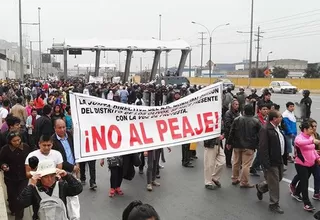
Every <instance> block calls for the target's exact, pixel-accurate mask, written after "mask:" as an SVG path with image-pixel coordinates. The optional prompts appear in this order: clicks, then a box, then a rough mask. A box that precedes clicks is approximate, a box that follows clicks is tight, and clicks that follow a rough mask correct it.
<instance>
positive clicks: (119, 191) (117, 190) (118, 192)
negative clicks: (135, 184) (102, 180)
mask: <svg viewBox="0 0 320 220" xmlns="http://www.w3.org/2000/svg"><path fill="white" fill-rule="evenodd" d="M116 193H117V194H118V195H119V196H123V194H124V193H123V192H122V190H121V189H120V187H118V188H116Z"/></svg>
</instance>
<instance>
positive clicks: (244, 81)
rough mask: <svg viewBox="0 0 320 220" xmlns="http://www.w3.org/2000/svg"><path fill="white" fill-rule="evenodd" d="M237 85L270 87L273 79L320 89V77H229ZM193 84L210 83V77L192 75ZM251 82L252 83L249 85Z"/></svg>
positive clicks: (212, 80)
mask: <svg viewBox="0 0 320 220" xmlns="http://www.w3.org/2000/svg"><path fill="white" fill-rule="evenodd" d="M228 79H229V80H231V81H232V82H233V83H234V84H235V85H236V86H243V87H248V86H249V87H254V88H265V87H268V86H269V84H270V82H272V81H287V82H289V83H291V84H292V85H294V86H296V87H297V88H298V89H309V90H320V86H319V85H320V79H289V78H279V79H278V78H251V80H249V78H231V77H230V78H228ZM189 80H190V83H191V84H195V85H208V84H209V83H210V78H208V77H190V78H189ZM215 81H216V78H212V79H211V82H212V83H213V82H215ZM249 82H250V85H249Z"/></svg>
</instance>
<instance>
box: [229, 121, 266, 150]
mask: <svg viewBox="0 0 320 220" xmlns="http://www.w3.org/2000/svg"><path fill="white" fill-rule="evenodd" d="M260 128H261V124H260V122H259V120H258V119H256V118H254V117H253V116H239V117H237V118H236V119H235V120H234V121H233V123H232V126H231V130H230V133H229V138H228V139H227V144H230V145H231V146H232V147H233V148H240V149H252V150H255V149H257V147H258V145H259V131H260Z"/></svg>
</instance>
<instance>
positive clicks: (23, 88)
mask: <svg viewBox="0 0 320 220" xmlns="http://www.w3.org/2000/svg"><path fill="white" fill-rule="evenodd" d="M201 88H202V87H200V86H190V85H182V86H180V87H179V86H177V85H153V84H134V85H131V84H125V85H120V84H113V83H102V84H99V83H96V84H85V83H83V82H70V81H67V82H64V81H58V82H50V83H49V82H42V83H41V82H39V81H36V82H28V83H27V84H23V85H21V84H8V83H3V84H2V85H0V104H1V107H0V117H1V119H0V128H1V134H0V147H1V151H0V167H1V170H2V171H3V174H4V183H5V185H6V187H7V196H8V204H9V211H10V213H11V214H12V215H14V216H15V218H16V219H23V210H24V208H25V207H29V206H30V207H32V210H33V219H40V220H42V219H46V218H45V217H44V216H46V215H53V216H61V217H59V219H79V218H80V212H79V210H80V203H79V198H78V196H77V195H79V194H80V193H81V192H82V190H83V187H84V186H85V185H86V184H87V179H89V188H90V189H91V190H97V187H98V186H97V184H96V161H87V162H84V163H79V164H78V163H76V161H75V157H74V145H73V136H72V133H73V127H72V126H73V125H72V116H71V110H70V106H69V93H70V92H80V93H84V94H88V95H92V96H96V97H100V98H104V99H108V100H112V101H116V102H122V103H126V104H132V105H146V106H160V105H165V104H169V103H171V102H174V101H175V100H177V99H180V98H182V97H185V96H187V95H189V94H191V93H193V92H195V91H197V90H198V89H201ZM309 96H310V92H309V91H308V90H305V91H304V92H303V97H302V99H301V101H300V102H299V103H293V102H288V103H286V106H285V108H286V109H283V110H282V109H280V105H278V104H275V103H273V102H272V101H271V93H270V92H269V91H268V90H265V91H263V93H262V95H261V96H259V95H257V90H256V89H252V90H251V94H250V95H247V94H246V93H245V91H244V89H243V88H240V89H239V92H238V93H237V94H232V91H231V89H229V88H227V89H226V90H224V91H223V94H222V119H223V120H222V130H221V135H220V136H219V137H217V138H213V139H209V140H205V141H204V185H205V188H206V189H208V190H214V189H218V188H220V187H222V186H223V184H222V183H221V182H220V177H221V175H222V173H223V169H224V168H225V167H227V168H231V169H232V178H231V182H232V185H234V186H238V185H239V186H240V187H241V188H244V189H251V188H255V189H256V191H257V197H258V199H259V200H262V199H263V195H264V193H266V192H269V197H270V205H269V209H270V210H271V211H272V212H276V213H283V212H284V211H283V210H282V209H281V208H280V205H279V201H280V188H279V182H280V181H281V179H282V177H283V172H285V170H286V166H287V165H288V163H294V164H295V168H296V170H297V175H296V176H295V178H294V179H293V180H292V183H291V184H290V192H291V195H292V197H293V198H294V199H296V200H297V201H299V202H303V208H304V209H305V210H306V211H313V210H314V207H313V205H312V203H311V202H310V199H309V197H308V181H309V177H310V175H311V174H312V175H313V176H314V181H315V183H314V186H315V187H314V188H315V192H314V194H313V196H312V199H313V200H320V193H319V190H320V166H319V162H320V159H319V158H320V157H319V156H318V155H319V154H318V153H320V143H319V139H320V137H319V135H318V133H317V122H316V121H315V120H313V119H312V118H311V104H312V100H311V98H310V97H309ZM296 107H299V108H300V109H302V111H301V112H302V114H301V116H300V117H299V118H301V120H302V123H301V124H300V126H298V125H297V117H296V115H295V114H294V110H295V108H296ZM281 112H282V113H281ZM298 127H299V130H300V131H299V132H298V131H297V128H298ZM192 145H193V144H184V145H182V161H181V162H182V166H183V167H186V168H192V167H193V166H194V165H193V164H192V161H193V160H196V159H197V158H198V157H197V151H196V150H195V148H194V147H192ZM168 151H169V152H170V151H171V149H170V148H168ZM165 161H166V159H165V151H164V149H158V150H152V151H148V152H141V153H138V154H131V155H125V156H119V157H111V158H106V159H105V160H101V161H100V165H101V166H104V165H107V167H108V169H109V170H110V174H111V175H110V190H109V196H110V197H111V198H113V197H115V196H123V195H124V192H123V191H122V189H121V184H122V180H123V179H126V180H129V181H130V180H132V179H133V178H134V176H135V169H136V168H135V167H138V170H139V174H140V175H143V174H144V171H145V174H146V176H147V180H146V189H147V190H148V191H153V190H154V187H159V186H160V183H159V178H160V170H161V169H162V168H163V166H162V165H161V163H160V162H162V163H164V162H165ZM105 162H106V163H105ZM86 166H88V170H89V176H90V177H89V178H87V177H86ZM260 171H263V174H264V177H265V181H263V182H261V183H259V184H257V185H253V184H251V182H250V178H252V177H254V176H259V175H260V174H261V172H260ZM46 202H47V203H46ZM70 204H71V205H70ZM46 205H47V206H49V207H51V208H50V210H55V211H54V212H53V211H50V212H49V211H48V209H46V208H45V207H46ZM53 208H54V209H53ZM48 213H50V214H48ZM316 215H317V214H316ZM316 215H315V216H316ZM138 218H140V219H143V220H146V219H152V220H158V219H160V218H159V216H158V214H157V213H156V211H155V210H154V208H153V207H151V206H149V205H147V204H142V203H141V202H139V201H134V202H132V203H131V204H130V205H129V206H128V207H127V208H126V210H125V211H124V213H123V219H124V220H127V219H128V220H132V219H138Z"/></svg>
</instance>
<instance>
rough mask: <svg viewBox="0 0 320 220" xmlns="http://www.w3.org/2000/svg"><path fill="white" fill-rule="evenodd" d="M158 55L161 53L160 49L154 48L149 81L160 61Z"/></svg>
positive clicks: (154, 74)
mask: <svg viewBox="0 0 320 220" xmlns="http://www.w3.org/2000/svg"><path fill="white" fill-rule="evenodd" d="M160 55H161V50H156V51H155V53H154V59H153V64H152V69H151V73H150V79H149V81H152V80H153V79H154V78H155V76H156V73H157V67H158V65H159V61H160Z"/></svg>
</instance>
